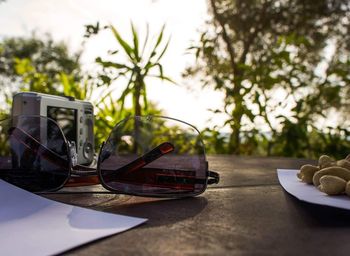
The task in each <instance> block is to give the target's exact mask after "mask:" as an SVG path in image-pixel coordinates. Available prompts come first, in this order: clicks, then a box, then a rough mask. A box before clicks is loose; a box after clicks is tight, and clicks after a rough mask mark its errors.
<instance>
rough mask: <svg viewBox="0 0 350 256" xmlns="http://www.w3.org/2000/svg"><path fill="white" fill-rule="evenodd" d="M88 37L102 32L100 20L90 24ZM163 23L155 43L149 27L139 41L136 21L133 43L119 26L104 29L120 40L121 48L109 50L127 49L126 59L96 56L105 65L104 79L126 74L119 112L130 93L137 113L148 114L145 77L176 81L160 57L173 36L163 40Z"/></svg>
mask: <svg viewBox="0 0 350 256" xmlns="http://www.w3.org/2000/svg"><path fill="white" fill-rule="evenodd" d="M86 28H87V31H86V37H89V36H91V35H92V34H97V33H98V32H99V23H97V24H96V26H93V25H88V26H87V27H86ZM164 28H165V27H164V26H163V27H162V29H161V31H160V32H159V34H158V35H157V39H156V41H155V43H154V44H153V45H151V42H149V29H148V26H147V32H146V36H145V39H144V40H143V43H142V46H141V45H140V44H141V42H140V38H139V35H138V33H137V32H136V29H135V27H134V25H133V24H131V32H132V43H129V42H127V41H126V40H124V38H123V37H122V36H121V35H120V33H119V32H118V30H117V28H116V27H114V26H112V25H110V26H106V27H105V29H109V30H110V31H111V32H112V34H113V36H114V38H115V40H116V41H117V43H118V46H119V47H118V49H116V50H113V51H110V52H111V55H112V56H115V55H117V54H118V53H119V51H120V50H122V52H123V53H124V56H125V57H126V60H125V61H124V62H121V61H111V60H102V58H100V57H98V58H96V62H97V63H98V64H99V65H101V67H102V68H103V73H102V74H101V75H100V77H101V79H102V80H103V82H104V83H107V84H110V83H111V82H113V81H115V80H116V79H120V78H121V77H123V78H126V80H127V82H126V86H125V89H124V90H123V92H122V94H121V96H120V97H119V99H118V103H119V105H120V108H119V109H120V112H119V113H122V112H123V110H124V106H125V100H126V98H127V97H128V96H129V95H130V96H131V97H132V108H133V114H134V115H142V114H147V112H148V99H147V87H146V79H149V78H156V79H160V80H162V81H168V82H172V83H173V81H172V80H171V79H170V78H169V77H167V76H166V75H164V73H163V66H162V64H161V59H162V57H163V56H164V54H165V52H166V50H167V49H168V46H169V42H170V38H169V39H168V40H167V41H166V42H165V43H164V44H163V41H164Z"/></svg>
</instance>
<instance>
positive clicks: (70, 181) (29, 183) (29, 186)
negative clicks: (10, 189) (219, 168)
mask: <svg viewBox="0 0 350 256" xmlns="http://www.w3.org/2000/svg"><path fill="white" fill-rule="evenodd" d="M66 121H67V123H69V122H68V120H66ZM58 122H59V123H60V124H62V123H64V122H65V120H64V119H63V120H59V121H58ZM77 146H79V145H76V144H75V143H74V142H70V141H68V140H67V139H66V137H65V135H64V132H63V131H62V129H61V128H60V126H59V125H58V123H57V122H56V121H54V120H53V119H50V118H47V117H43V116H27V115H23V116H16V117H12V118H9V119H5V120H2V121H0V178H1V179H3V180H5V181H7V182H9V183H11V184H14V185H16V186H18V187H21V188H23V189H25V190H28V191H31V192H49V191H56V190H59V189H61V188H62V187H67V186H82V185H96V184H102V186H103V187H104V188H105V189H107V190H109V191H112V192H115V193H119V194H128V195H137V196H152V197H189V196H196V195H199V194H201V193H203V192H204V191H205V189H206V187H207V185H209V184H217V183H219V174H218V173H216V172H213V171H209V170H208V162H207V160H206V156H205V148H204V144H203V141H202V139H201V136H200V133H199V131H198V130H197V129H196V128H195V127H194V126H192V125H190V124H188V123H186V122H183V121H180V120H177V119H173V118H169V117H162V116H135V117H129V118H126V119H124V120H122V121H120V122H119V123H117V124H116V125H115V127H114V128H113V129H112V131H111V133H110V135H109V137H108V139H107V140H106V141H105V142H104V143H103V144H102V146H101V148H100V151H99V154H98V156H97V168H91V167H88V166H84V165H80V164H77V153H76V152H77Z"/></svg>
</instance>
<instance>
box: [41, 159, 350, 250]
mask: <svg viewBox="0 0 350 256" xmlns="http://www.w3.org/2000/svg"><path fill="white" fill-rule="evenodd" d="M208 160H209V166H210V169H212V170H215V171H217V172H219V173H220V175H221V182H220V183H219V184H218V185H214V186H210V187H209V188H208V189H207V191H206V192H205V193H203V194H202V195H201V196H198V197H195V198H187V199H177V200H174V199H172V200H164V199H162V200H160V199H152V198H143V197H132V196H125V195H114V194H53V195H46V196H47V197H49V198H51V199H55V200H58V201H61V202H66V203H70V204H75V205H79V206H83V207H88V208H92V209H96V210H100V211H106V212H111V213H117V214H124V215H130V216H135V217H143V218H148V219H149V220H148V222H146V223H145V224H143V225H141V226H139V227H136V228H134V229H132V230H129V231H126V232H124V233H121V234H117V235H114V236H111V237H108V238H104V239H101V240H99V241H95V242H92V243H90V244H87V245H83V246H81V247H78V248H76V249H74V250H71V251H69V252H67V253H65V254H66V255H330V254H333V255H349V253H350V243H349V238H350V213H349V212H348V211H345V210H339V209H335V208H330V207H321V206H316V205H311V204H307V203H302V202H300V201H299V200H297V199H295V198H294V197H292V196H290V195H289V194H287V193H286V192H285V191H284V190H283V189H282V187H281V186H280V185H279V183H278V179H277V174H276V168H299V167H300V166H301V165H302V164H305V163H310V161H308V160H303V159H292V158H272V157H270V158H259V157H237V156H211V157H208ZM311 163H312V162H311Z"/></svg>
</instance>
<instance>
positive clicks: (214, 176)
mask: <svg viewBox="0 0 350 256" xmlns="http://www.w3.org/2000/svg"><path fill="white" fill-rule="evenodd" d="M208 177H209V178H208V185H211V184H218V183H219V182H220V175H219V174H218V173H217V172H214V171H208Z"/></svg>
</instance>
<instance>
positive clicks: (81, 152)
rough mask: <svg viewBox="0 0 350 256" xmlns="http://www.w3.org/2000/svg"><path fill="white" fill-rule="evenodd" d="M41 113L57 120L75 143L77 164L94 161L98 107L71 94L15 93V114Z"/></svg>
mask: <svg viewBox="0 0 350 256" xmlns="http://www.w3.org/2000/svg"><path fill="white" fill-rule="evenodd" d="M18 115H40V116H45V117H48V118H51V119H53V120H54V121H56V122H57V123H58V125H59V126H60V128H61V129H62V131H63V133H64V135H65V137H66V139H67V140H68V141H69V142H71V143H73V144H75V146H76V152H77V163H78V164H84V165H88V164H91V163H92V162H93V160H94V131H93V129H94V109H93V105H92V104H91V103H90V102H87V101H81V100H76V99H74V98H73V97H68V96H55V95H49V94H43V93H36V92H20V93H17V94H15V95H14V96H13V103H12V116H18Z"/></svg>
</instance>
